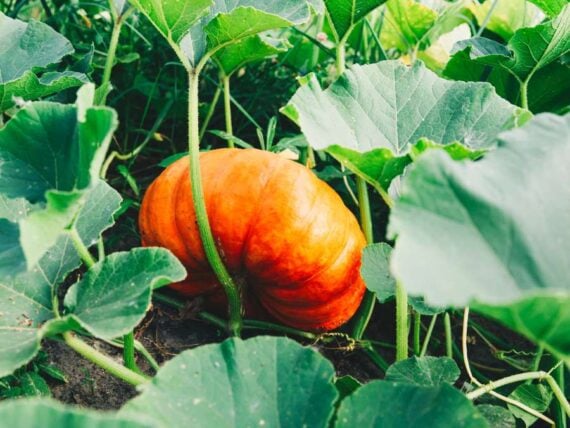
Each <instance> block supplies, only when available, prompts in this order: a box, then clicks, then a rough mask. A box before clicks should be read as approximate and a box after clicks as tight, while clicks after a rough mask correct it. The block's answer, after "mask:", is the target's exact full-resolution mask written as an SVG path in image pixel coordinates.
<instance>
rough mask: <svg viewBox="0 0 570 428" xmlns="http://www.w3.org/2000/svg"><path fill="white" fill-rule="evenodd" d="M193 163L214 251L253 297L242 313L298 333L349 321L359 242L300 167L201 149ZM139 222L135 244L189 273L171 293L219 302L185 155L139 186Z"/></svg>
mask: <svg viewBox="0 0 570 428" xmlns="http://www.w3.org/2000/svg"><path fill="white" fill-rule="evenodd" d="M200 166H201V174H202V183H203V188H204V199H205V203H206V210H207V212H208V218H209V221H210V227H211V229H212V233H213V235H214V238H215V239H216V244H217V246H218V250H219V251H220V254H221V256H222V258H223V260H224V263H225V265H226V267H227V268H228V270H229V271H230V273H231V274H232V276H234V278H237V280H238V282H239V283H240V284H243V287H244V288H245V290H244V289H243V288H242V294H244V295H245V300H246V301H249V300H251V297H253V300H255V301H256V302H254V303H253V304H252V303H251V302H249V303H247V302H246V303H247V304H246V315H247V316H252V315H255V314H252V313H251V312H255V311H252V310H251V308H252V307H255V306H256V303H257V302H258V303H259V304H261V306H262V307H263V308H264V309H265V310H266V311H267V312H268V313H269V314H270V315H271V316H273V317H274V318H276V319H277V320H279V321H281V322H282V323H284V324H286V325H289V326H292V327H295V328H299V329H304V330H311V331H327V330H332V329H334V328H336V327H338V326H340V325H342V324H344V323H345V322H346V321H348V320H349V319H350V318H351V317H352V315H353V314H354V313H355V312H356V310H357V309H358V306H359V304H360V302H361V300H362V297H363V294H364V291H365V287H364V283H363V281H362V278H361V277H360V272H359V270H360V261H361V254H362V249H363V248H364V246H365V244H366V242H365V238H364V236H363V234H362V232H361V231H360V227H359V225H358V222H357V221H356V219H355V217H354V216H353V214H352V213H351V212H350V211H349V210H348V208H346V206H345V205H344V204H343V202H342V200H341V199H340V197H339V196H338V195H337V194H336V192H335V191H334V190H333V189H332V188H331V187H330V186H329V185H327V184H326V183H325V182H324V181H322V180H320V179H319V178H317V177H316V176H315V175H314V174H313V173H312V172H311V171H310V170H309V169H307V168H305V167H304V166H302V165H299V164H297V163H295V162H292V161H289V160H287V159H284V158H283V157H281V156H279V155H277V154H274V153H270V152H266V151H261V150H256V149H247V150H241V149H239V150H238V149H219V150H212V151H209V152H204V153H201V156H200ZM139 226H140V231H141V236H142V243H143V245H145V246H161V247H166V248H168V249H170V250H171V251H172V252H173V253H174V254H175V255H176V256H177V257H178V258H179V259H180V260H181V262H182V263H183V264H184V265H185V266H186V268H187V270H188V277H187V278H186V280H185V281H183V282H181V283H177V284H173V285H172V287H173V288H174V289H176V290H177V291H179V292H180V293H182V294H184V295H185V296H198V295H205V296H211V300H212V301H217V302H218V304H219V302H220V300H222V301H223V298H222V299H220V294H223V290H222V288H221V286H220V285H219V283H218V282H217V280H216V277H215V275H214V273H213V272H212V270H211V268H210V267H209V264H208V261H207V260H206V256H205V254H204V250H203V248H202V243H201V239H200V235H199V232H198V228H197V224H196V217H195V213H194V207H193V203H192V191H191V187H190V179H189V166H188V159H186V158H182V159H180V160H178V161H177V162H175V163H173V164H172V165H170V166H169V167H168V168H167V169H166V170H165V171H164V172H163V173H162V174H161V175H160V176H159V177H158V178H157V179H156V180H155V181H154V182H153V183H152V184H151V186H150V187H149V188H148V190H147V192H146V194H145V197H144V200H143V203H142V206H141V211H140V217H139ZM206 299H208V297H206ZM247 312H249V313H247Z"/></svg>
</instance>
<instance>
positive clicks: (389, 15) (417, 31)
mask: <svg viewBox="0 0 570 428" xmlns="http://www.w3.org/2000/svg"><path fill="white" fill-rule="evenodd" d="M424 3H428V2H421V1H415V0H389V1H388V2H387V3H386V13H385V15H384V20H383V25H382V29H381V31H380V42H381V43H382V47H383V48H384V49H397V50H398V51H400V52H401V53H409V52H412V51H414V50H416V49H421V50H423V49H426V48H427V47H429V46H430V45H431V44H432V43H433V42H435V41H436V40H437V39H438V38H439V37H440V36H442V35H443V34H445V33H448V32H450V31H451V30H453V29H454V28H455V27H457V26H459V25H461V24H463V23H465V22H468V15H469V14H468V13H467V5H468V2H467V1H465V0H459V1H456V2H455V3H447V2H443V1H431V2H429V3H428V4H429V6H428V5H426V4H424ZM430 6H431V7H430Z"/></svg>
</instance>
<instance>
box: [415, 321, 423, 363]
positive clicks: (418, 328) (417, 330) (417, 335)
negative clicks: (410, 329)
mask: <svg viewBox="0 0 570 428" xmlns="http://www.w3.org/2000/svg"><path fill="white" fill-rule="evenodd" d="M421 327H422V316H421V315H420V314H419V313H418V312H414V355H416V356H418V357H419V355H420V352H421V349H420V333H421Z"/></svg>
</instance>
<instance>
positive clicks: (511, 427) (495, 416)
mask: <svg viewBox="0 0 570 428" xmlns="http://www.w3.org/2000/svg"><path fill="white" fill-rule="evenodd" d="M477 410H479V412H480V413H481V414H482V415H483V416H484V417H485V419H487V422H488V423H489V426H491V427H493V428H516V426H517V423H516V421H515V418H514V416H513V414H512V413H511V412H509V411H508V410H507V409H505V408H504V407H500V406H493V405H491V404H481V405H479V406H477Z"/></svg>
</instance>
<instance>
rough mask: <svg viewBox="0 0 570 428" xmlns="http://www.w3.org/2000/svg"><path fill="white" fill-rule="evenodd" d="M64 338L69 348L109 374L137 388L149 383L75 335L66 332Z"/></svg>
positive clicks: (144, 377) (143, 377) (145, 378)
mask: <svg viewBox="0 0 570 428" xmlns="http://www.w3.org/2000/svg"><path fill="white" fill-rule="evenodd" d="M62 336H63V340H64V341H65V343H66V344H67V346H69V347H70V348H71V349H73V350H74V351H75V352H77V353H78V354H79V355H81V356H82V357H84V358H85V359H87V360H89V361H91V362H92V363H94V364H96V365H98V366H99V367H101V368H102V369H104V370H105V371H107V372H109V373H110V374H112V375H113V376H115V377H117V378H119V379H122V380H124V381H125V382H127V383H130V384H131V385H135V386H137V385H142V384H143V383H146V382H148V380H149V379H148V378H147V377H146V376H143V375H141V374H138V373H135V372H134V371H132V370H130V369H128V368H126V367H124V366H122V365H121V364H119V363H117V362H116V361H114V360H113V359H111V358H110V357H109V356H107V355H105V354H102V353H101V352H99V351H97V350H96V349H94V348H92V347H91V346H89V345H88V344H87V343H85V342H84V341H83V340H81V339H79V338H78V337H77V336H75V335H74V334H73V333H71V332H66V333H63V335H62Z"/></svg>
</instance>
